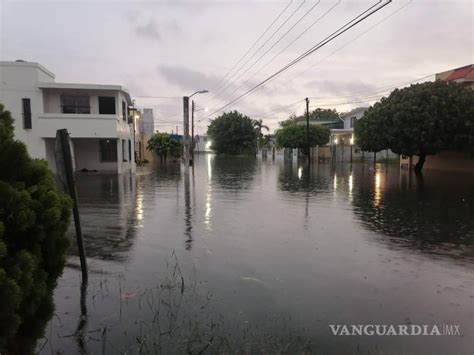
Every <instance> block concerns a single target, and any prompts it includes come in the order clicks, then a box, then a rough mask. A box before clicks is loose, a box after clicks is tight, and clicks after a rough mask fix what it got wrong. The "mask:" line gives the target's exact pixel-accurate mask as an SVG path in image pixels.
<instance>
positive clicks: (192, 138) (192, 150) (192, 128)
mask: <svg viewBox="0 0 474 355" xmlns="http://www.w3.org/2000/svg"><path fill="white" fill-rule="evenodd" d="M197 111H205V112H207V111H209V109H208V108H207V107H206V108H199V109H197V110H196V109H195V105H194V100H192V101H191V160H190V161H189V162H190V165H193V164H194V112H197Z"/></svg>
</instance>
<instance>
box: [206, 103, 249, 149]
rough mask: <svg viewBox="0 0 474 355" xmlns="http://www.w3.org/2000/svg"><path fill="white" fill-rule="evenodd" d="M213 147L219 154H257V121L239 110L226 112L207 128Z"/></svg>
mask: <svg viewBox="0 0 474 355" xmlns="http://www.w3.org/2000/svg"><path fill="white" fill-rule="evenodd" d="M207 135H208V136H209V138H210V139H211V141H212V147H211V148H212V149H213V150H214V151H215V152H216V153H218V154H231V155H241V154H244V155H255V151H256V147H257V135H258V133H257V130H256V129H255V121H254V120H252V119H250V118H249V117H247V116H244V115H242V114H241V113H240V112H238V111H232V112H225V113H223V114H222V115H220V116H219V117H217V118H216V119H214V120H213V121H212V122H211V124H210V125H209V127H208V128H207Z"/></svg>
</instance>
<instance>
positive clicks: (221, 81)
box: [211, 0, 293, 92]
mask: <svg viewBox="0 0 474 355" xmlns="http://www.w3.org/2000/svg"><path fill="white" fill-rule="evenodd" d="M292 3H293V0H290V2H289V3H288V4H287V5H286V6H285V8H284V9H283V10H282V11H281V12H280V13H279V14H278V16H277V17H276V18H275V19H274V20H273V21H272V23H271V24H270V25H269V26H268V27H267V28H266V29H265V31H264V32H263V33H262V34H261V35H260V37H258V38H257V40H256V41H255V42H254V43H253V44H252V46H250V48H249V49H248V50H247V51H246V52H245V53H244V55H243V56H241V57H240V58H239V60H238V61H237V62H236V63H235V64H234V65H233V66H232V68H230V69H229V70H228V71H227V73H225V75H224V76H223V77H222V78H221V80H220V81H219V82H218V83H217V84H216V86H214V87H213V88H212V90H211V91H212V92H214V91H215V90H217V89H218V88H219V87H220V86H221V84H222V83H223V82H224V80H225V78H227V76H228V75H229V74H230V73H231V72H232V71H233V70H234V69H235V67H236V66H237V65H239V64H240V62H241V61H242V60H243V59H244V58H245V57H246V56H247V54H249V53H250V51H251V50H252V49H253V48H254V47H255V46H256V45H257V43H258V42H259V41H260V40H261V39H262V38H263V36H265V35H266V34H267V32H268V31H269V30H270V28H271V27H272V26H273V25H274V24H275V23H276V22H277V21H278V20H279V19H280V17H281V16H282V15H283V14H284V13H285V12H286V10H287V9H288V8H289V7H290V5H291V4H292Z"/></svg>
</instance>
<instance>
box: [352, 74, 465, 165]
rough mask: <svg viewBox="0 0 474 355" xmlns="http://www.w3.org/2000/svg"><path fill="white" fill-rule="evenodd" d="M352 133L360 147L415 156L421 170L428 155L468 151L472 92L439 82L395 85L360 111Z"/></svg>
mask: <svg viewBox="0 0 474 355" xmlns="http://www.w3.org/2000/svg"><path fill="white" fill-rule="evenodd" d="M355 135H356V140H357V144H358V145H359V146H360V147H361V149H362V150H368V151H373V152H377V151H380V150H382V149H391V150H392V151H393V152H395V153H398V154H403V155H407V156H413V155H417V156H418V157H419V160H418V162H417V164H416V165H415V172H416V173H421V172H422V169H423V164H424V163H425V161H426V157H427V156H428V155H433V154H436V153H438V152H440V151H443V150H462V151H470V152H474V91H472V90H469V89H466V88H464V87H462V86H461V85H459V84H455V83H447V82H444V81H436V82H427V83H422V84H415V85H411V86H410V87H407V88H404V89H396V90H394V91H393V92H392V93H391V94H390V95H389V96H388V97H387V98H382V100H381V101H380V102H378V103H376V104H375V105H373V106H372V107H370V108H369V109H368V110H367V111H366V113H365V114H364V117H363V118H362V119H360V120H359V121H358V122H357V123H356V126H355Z"/></svg>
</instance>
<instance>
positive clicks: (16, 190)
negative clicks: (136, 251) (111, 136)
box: [0, 104, 71, 353]
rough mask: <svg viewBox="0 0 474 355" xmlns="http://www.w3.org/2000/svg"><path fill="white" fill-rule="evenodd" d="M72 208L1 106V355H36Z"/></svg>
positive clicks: (62, 257)
mask: <svg viewBox="0 0 474 355" xmlns="http://www.w3.org/2000/svg"><path fill="white" fill-rule="evenodd" d="M12 162H14V163H12ZM70 209H71V201H70V199H69V197H67V196H66V195H65V194H63V193H61V192H59V191H58V190H57V188H56V184H55V180H54V177H53V174H52V173H51V171H50V170H49V169H48V167H47V165H46V162H45V161H42V160H34V159H31V158H30V157H29V155H28V153H27V150H26V147H25V145H24V144H23V143H21V142H19V141H15V140H14V138H13V119H12V118H11V115H10V112H8V111H5V110H4V107H3V105H1V104H0V300H1V302H0V353H1V352H3V351H6V352H11V353H29V352H33V350H34V346H35V340H36V339H37V338H38V337H40V336H41V334H42V327H43V326H44V325H45V323H46V322H47V321H48V320H49V318H50V317H51V315H52V310H53V305H52V304H53V303H52V291H53V289H54V287H55V285H56V280H57V278H58V276H60V274H61V272H62V269H63V266H64V263H65V257H66V251H67V247H68V245H69V239H68V238H67V236H66V230H67V228H68V225H69V219H70Z"/></svg>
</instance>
